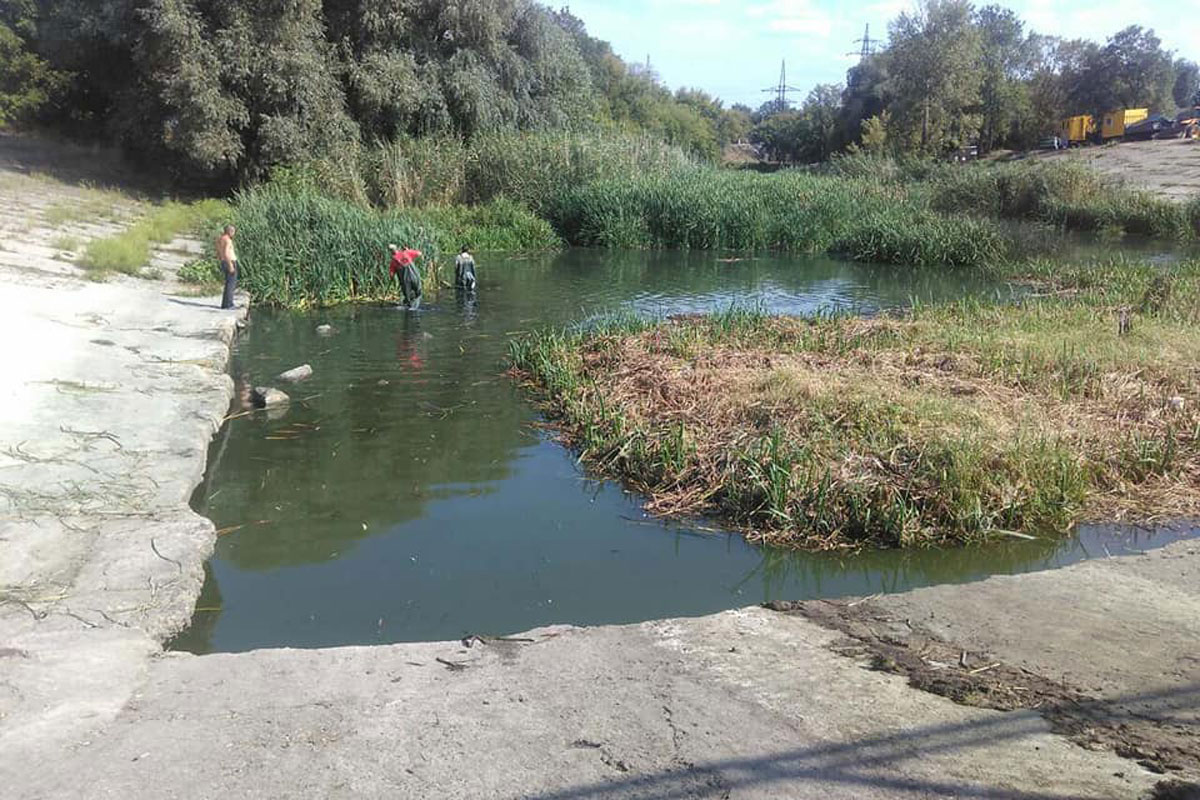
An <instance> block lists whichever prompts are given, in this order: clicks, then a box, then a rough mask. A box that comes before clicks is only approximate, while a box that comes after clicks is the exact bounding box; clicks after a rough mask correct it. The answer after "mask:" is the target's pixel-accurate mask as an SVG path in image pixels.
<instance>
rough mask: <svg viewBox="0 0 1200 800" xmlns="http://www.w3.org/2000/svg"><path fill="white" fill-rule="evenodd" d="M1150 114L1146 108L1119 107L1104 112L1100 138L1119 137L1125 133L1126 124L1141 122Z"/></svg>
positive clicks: (1102, 139) (1105, 139)
mask: <svg viewBox="0 0 1200 800" xmlns="http://www.w3.org/2000/svg"><path fill="white" fill-rule="evenodd" d="M1148 116H1150V109H1148V108H1119V109H1117V110H1115V111H1108V112H1105V114H1104V122H1103V123H1102V124H1101V125H1100V140H1101V141H1105V142H1107V141H1108V140H1110V139H1120V138H1121V137H1122V136H1124V135H1125V128H1126V126H1128V125H1133V124H1135V123H1138V122H1141V121H1142V120H1144V119H1145V118H1146V117H1148Z"/></svg>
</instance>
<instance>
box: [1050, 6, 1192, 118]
mask: <svg viewBox="0 0 1200 800" xmlns="http://www.w3.org/2000/svg"><path fill="white" fill-rule="evenodd" d="M1088 55H1089V57H1088V58H1087V61H1086V63H1085V64H1084V66H1083V69H1082V70H1081V71H1080V72H1079V73H1078V75H1077V76H1076V78H1075V80H1074V81H1073V86H1072V91H1071V95H1072V104H1073V105H1074V106H1075V107H1076V108H1077V109H1079V110H1081V111H1086V112H1087V113H1091V114H1093V115H1095V116H1097V117H1099V116H1100V115H1102V114H1103V113H1104V112H1106V111H1111V110H1113V109H1118V108H1143V107H1149V108H1150V109H1153V110H1164V109H1167V108H1168V106H1170V105H1171V103H1172V98H1171V89H1172V87H1173V84H1174V82H1175V65H1174V62H1173V61H1172V59H1171V54H1170V53H1169V52H1167V51H1166V50H1163V49H1162V42H1161V41H1160V40H1159V38H1158V37H1157V36H1155V35H1154V31H1152V30H1146V29H1144V28H1142V27H1141V26H1138V25H1131V26H1129V27H1128V28H1125V29H1124V30H1122V31H1119V32H1117V33H1116V34H1114V35H1113V36H1111V37H1110V38H1109V39H1108V41H1107V42H1106V43H1105V45H1104V46H1103V47H1101V48H1096V49H1094V50H1091V51H1090V52H1089V54H1088Z"/></svg>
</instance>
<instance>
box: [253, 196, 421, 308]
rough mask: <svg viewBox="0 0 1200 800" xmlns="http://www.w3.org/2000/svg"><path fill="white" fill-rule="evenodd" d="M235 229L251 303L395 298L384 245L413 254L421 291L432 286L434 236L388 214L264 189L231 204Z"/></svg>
mask: <svg viewBox="0 0 1200 800" xmlns="http://www.w3.org/2000/svg"><path fill="white" fill-rule="evenodd" d="M236 224H237V226H238V256H239V258H240V260H241V263H240V267H241V275H240V283H241V285H242V286H243V287H245V288H246V289H247V290H248V291H249V292H250V293H251V294H252V295H253V296H254V299H255V302H258V303H265V304H272V305H280V306H286V307H291V308H303V307H308V306H320V305H332V304H336V303H345V302H363V301H369V300H381V299H391V298H395V297H396V296H397V293H398V291H399V288H398V286H397V284H396V282H395V280H394V279H393V278H391V277H390V276H389V275H388V270H387V265H388V258H389V257H390V253H388V252H387V246H388V245H389V244H396V245H398V246H400V247H413V248H416V249H418V250H421V251H422V252H423V253H424V254H425V257H424V258H423V259H422V261H421V263H420V267H421V269H422V271H423V272H424V273H425V279H426V285H427V286H430V288H433V281H436V272H435V271H434V270H432V269H431V267H432V266H433V265H434V264H435V263H436V258H437V254H438V248H437V241H436V234H435V233H434V232H433V231H431V230H429V229H428V228H426V227H425V226H424V225H421V224H419V223H417V222H416V221H414V220H413V219H412V218H410V217H408V216H404V215H401V214H399V213H396V212H378V211H374V210H371V209H368V208H363V207H361V206H358V205H355V204H353V203H349V202H345V201H341V200H334V199H331V198H329V197H325V196H322V195H321V194H318V193H317V192H315V191H312V190H310V189H307V188H303V187H301V188H296V187H295V186H290V185H286V184H279V183H269V184H265V185H262V186H259V187H256V188H254V189H251V190H249V191H247V192H243V193H242V194H240V195H239V196H238V198H237V212H236Z"/></svg>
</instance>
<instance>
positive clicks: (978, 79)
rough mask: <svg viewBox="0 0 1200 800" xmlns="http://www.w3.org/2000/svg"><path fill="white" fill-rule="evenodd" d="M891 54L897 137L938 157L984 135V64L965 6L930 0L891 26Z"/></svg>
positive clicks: (961, 2)
mask: <svg viewBox="0 0 1200 800" xmlns="http://www.w3.org/2000/svg"><path fill="white" fill-rule="evenodd" d="M889 32H890V35H891V46H890V48H889V52H888V65H889V69H890V75H891V82H892V87H893V90H894V93H895V97H894V101H893V104H892V109H891V110H892V113H893V115H894V120H895V121H894V125H895V131H896V132H897V133H899V134H900V135H901V136H902V137H903V138H904V139H906V140H908V142H909V143H910V144H911V145H912V146H913V147H914V148H915V149H918V150H920V151H922V152H926V153H933V152H938V151H941V150H944V149H946V148H948V147H956V146H961V145H963V144H965V143H966V142H968V141H970V140H971V139H972V138H974V136H975V135H976V134H977V133H978V130H979V124H980V121H979V115H978V106H979V92H980V85H981V83H982V77H983V73H982V58H981V46H980V36H979V30H978V28H977V27H976V26H975V25H974V24H972V19H971V4H970V3H969V2H966V0H925V2H922V3H921V4H920V5H919V6H918V8H917V9H916V10H915V11H913V12H904V13H902V14H901V15H900V16H899V17H897V18H896V20H895V21H893V22H892V24H891V26H890V29H889Z"/></svg>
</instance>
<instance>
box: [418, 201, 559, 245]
mask: <svg viewBox="0 0 1200 800" xmlns="http://www.w3.org/2000/svg"><path fill="white" fill-rule="evenodd" d="M408 216H410V217H411V218H412V219H413V220H415V221H416V222H417V223H419V224H421V225H424V226H425V227H427V228H429V229H430V230H432V231H434V232H435V234H436V236H437V242H438V248H439V249H440V250H441V251H442V252H443V253H447V254H453V253H457V252H458V248H460V247H464V246H466V247H469V248H471V249H472V250H477V251H480V252H507V253H517V252H531V251H535V250H557V249H559V248H561V247H562V245H563V242H562V239H560V238H558V234H556V233H555V232H554V228H552V227H550V223H548V222H546V221H545V220H544V219H542V218H541V217H538V216H536V215H535V214H534V213H533V212H531V211H530V210H529V209H528V208H526V207H525V206H523V205H521V204H520V203H517V202H515V201H513V200H509V199H508V198H507V197H498V198H496V199H494V200H490V201H488V202H487V203H483V204H480V205H477V206H429V207H426V208H418V209H412V210H411V211H409V212H408Z"/></svg>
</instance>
